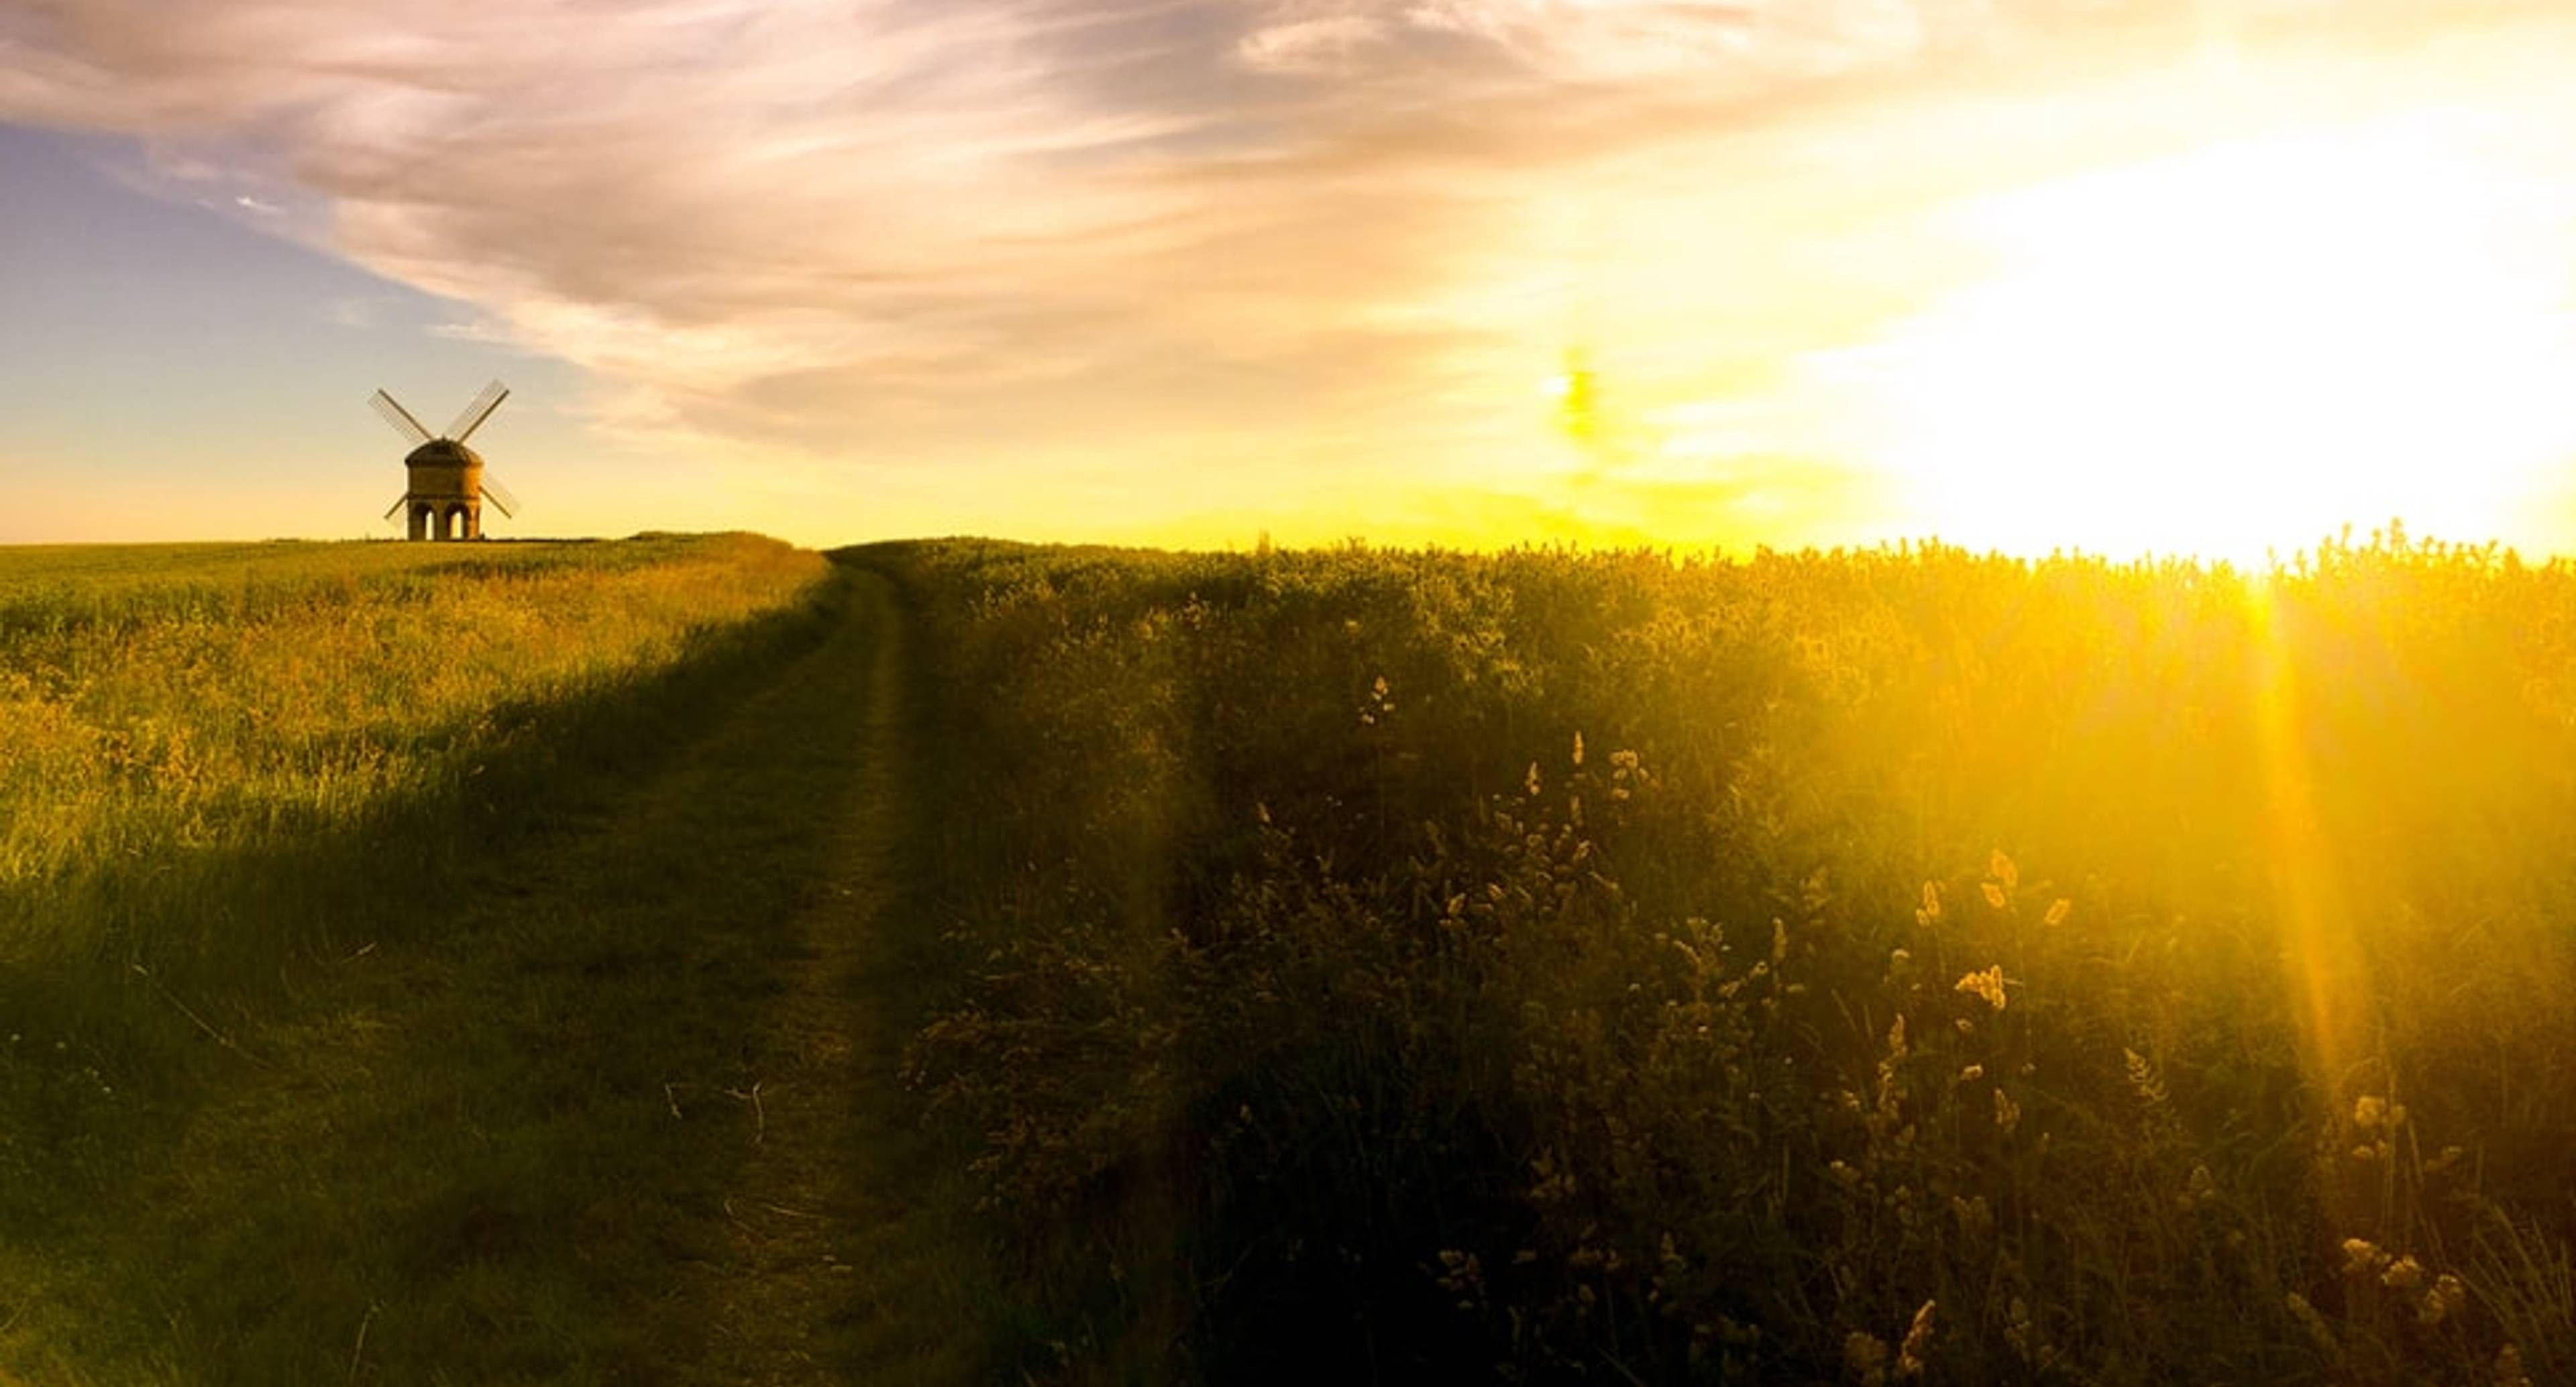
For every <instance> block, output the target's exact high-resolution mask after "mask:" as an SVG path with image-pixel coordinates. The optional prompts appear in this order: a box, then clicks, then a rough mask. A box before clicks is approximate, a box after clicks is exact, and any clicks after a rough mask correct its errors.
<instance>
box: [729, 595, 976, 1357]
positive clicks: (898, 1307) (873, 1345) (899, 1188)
mask: <svg viewBox="0 0 2576 1387" xmlns="http://www.w3.org/2000/svg"><path fill="white" fill-rule="evenodd" d="M859 582H860V583H861V592H862V601H863V602H864V604H865V606H866V611H867V615H866V617H865V619H866V621H867V622H868V624H869V625H870V626H872V627H873V628H874V629H875V630H876V631H877V632H879V633H880V634H879V636H878V638H877V639H876V640H875V641H874V643H873V648H872V656H871V663H870V666H869V669H868V671H867V675H866V688H865V702H866V706H867V716H866V718H865V719H864V721H863V724H862V727H861V731H862V733H863V735H862V736H860V737H859V738H857V739H856V743H857V746H858V747H859V749H860V753H861V760H862V763H863V764H862V766H861V768H860V773H859V774H858V775H857V776H856V777H855V783H854V784H853V786H852V788H851V795H850V800H849V803H847V804H846V805H844V806H843V807H842V808H841V809H840V810H838V811H837V813H836V814H835V815H834V817H835V818H836V819H837V820H838V822H839V823H840V824H841V829H840V831H839V833H838V834H837V835H836V836H835V839H834V845H833V849H832V851H831V852H830V853H828V854H827V855H826V858H825V860H826V861H827V863H828V864H829V868H828V870H827V871H826V873H825V875H824V876H823V877H822V878H820V880H819V881H818V883H817V885H818V888H819V889H818V890H817V892H816V894H815V896H814V898H813V899H812V900H811V901H810V902H809V903H808V904H807V905H806V906H805V907H804V908H803V909H802V910H800V911H799V912H798V914H797V919H796V921H795V927H796V931H797V939H798V946H797V948H796V949H795V952H794V954H793V958H794V960H795V966H794V967H793V968H792V969H790V970H789V971H788V973H787V974H786V976H785V978H784V980H783V981H784V984H785V991H784V992H783V994H782V995H781V996H780V997H779V998H778V1001H777V1004H776V1006H775V1007H774V1008H773V1009H772V1010H771V1012H770V1014H769V1017H768V1022H767V1025H766V1026H765V1027H764V1028H763V1030H762V1032H761V1034H760V1035H759V1036H758V1037H757V1039H756V1041H755V1042H754V1048H753V1049H752V1050H751V1052H750V1053H749V1054H748V1056H747V1057H746V1064H747V1067H748V1068H749V1070H750V1072H752V1073H753V1074H755V1075H758V1076H760V1077H756V1078H755V1079H754V1080H753V1087H752V1088H751V1089H749V1090H737V1093H741V1092H748V1093H749V1094H751V1095H752V1098H753V1104H754V1107H753V1122H754V1125H753V1136H752V1151H751V1153H750V1155H749V1156H748V1157H746V1158H745V1159H744V1160H743V1162H742V1164H741V1166H740V1167H739V1168H738V1169H737V1170H736V1171H735V1172H734V1175H733V1180H732V1192H731V1193H730V1194H728V1195H727V1196H726V1197H725V1199H724V1201H723V1207H724V1209H725V1212H726V1215H727V1221H728V1224H729V1230H728V1231H729V1238H728V1255H727V1257H726V1258H725V1259H724V1260H722V1261H721V1262H717V1263H710V1264H706V1265H704V1266H703V1267H701V1268H700V1270H701V1272H702V1273H703V1276H704V1280H705V1296H706V1303H707V1305H708V1307H709V1309H710V1311H711V1313H712V1330H713V1337H714V1340H715V1346H714V1352H713V1353H711V1355H710V1359H711V1361H713V1362H716V1363H720V1364H722V1365H723V1367H724V1369H725V1373H726V1376H725V1377H724V1380H727V1381H736V1382H746V1383H780V1384H785V1383H805V1382H814V1383H823V1382H845V1381H852V1380H858V1381H866V1382H872V1383H874V1382H906V1381H918V1382H954V1381H961V1380H964V1379H965V1378H966V1377H967V1376H968V1375H969V1374H970V1373H971V1354H970V1353H969V1352H968V1348H969V1346H968V1345H967V1344H965V1343H964V1342H962V1340H961V1338H960V1336H961V1334H962V1332H963V1330H964V1328H965V1326H964V1324H963V1323H962V1318H963V1317H961V1316H960V1315H958V1313H957V1309H956V1307H957V1306H958V1304H959V1303H960V1302H961V1298H962V1297H963V1296H965V1295H966V1294H968V1292H967V1289H966V1287H965V1286H964V1285H963V1284H962V1279H963V1277H964V1276H965V1275H966V1273H962V1272H961V1270H960V1269H959V1267H958V1264H957V1262H956V1259H955V1255H954V1248H953V1245H952V1242H951V1240H952V1239H953V1238H955V1237H957V1236H959V1235H958V1234H956V1233H955V1232H953V1231H950V1230H938V1229H934V1228H930V1227H925V1226H924V1224H925V1221H926V1220H930V1219H934V1218H935V1217H936V1215H935V1214H933V1213H930V1212H929V1211H928V1210H927V1208H926V1206H925V1205H924V1204H923V1202H922V1201H921V1198H920V1195H921V1191H920V1190H919V1188H918V1187H917V1186H918V1181H919V1179H920V1178H921V1175H922V1173H921V1172H920V1170H919V1168H918V1167H919V1154H920V1153H918V1152H914V1151H910V1150H909V1149H908V1146H909V1143H908V1142H907V1140H906V1138H905V1136H904V1135H903V1134H902V1133H901V1132H900V1131H899V1130H891V1129H896V1128H898V1127H899V1126H900V1124H904V1123H906V1122H908V1121H909V1112H908V1111H907V1110H906V1109H905V1107H904V1105H903V1102H902V1098H901V1095H900V1089H899V1084H898V1076H897V1069H898V1059H899V1054H900V1051H899V1047H900V1045H901V1042H902V1036H901V1034H900V1033H899V1032H900V1028H898V1027H893V1026H888V1025H885V1024H882V1023H883V1021H884V1020H885V1018H884V1017H882V1016H881V1015H878V1014H876V1009H877V1008H879V1007H882V1006H885V1005H888V1004H890V1003H892V1001H893V996H892V994H894V993H896V992H898V991H899V990H900V982H901V979H900V977H899V976H898V975H897V974H898V970H899V967H900V965H899V963H898V962H897V960H896V958H895V957H894V954H893V951H892V950H890V949H889V948H888V947H887V945H888V943H889V940H890V938H891V931H892V930H893V929H895V928H899V925H898V924H897V923H896V922H895V921H894V920H893V919H892V918H891V916H892V914H893V913H894V912H895V911H897V910H898V909H899V908H900V905H901V901H900V898H899V896H898V895H897V893H896V892H895V891H894V890H893V889H892V887H891V884H892V883H893V882H894V881H895V880H896V878H897V873H898V870H899V869H898V866H897V864H896V863H895V862H894V861H893V860H892V855H893V852H894V849H895V841H896V832H897V827H898V824H899V822H900V818H901V794H900V790H901V783H902V781H901V775H902V767H901V766H900V764H899V761H898V758H899V757H900V755H901V751H902V735H901V734H902V727H903V723H902V719H901V706H902V696H903V682H902V674H901V670H902V627H901V624H900V622H899V621H898V620H897V619H896V617H895V615H894V612H893V608H892V603H891V601H890V599H889V598H888V597H887V595H886V593H885V591H884V589H883V584H882V580H880V579H876V578H874V577H872V576H870V577H865V578H862V579H860V580H859ZM734 1101H736V1102H739V1101H740V1099H739V1098H736V1099H735V1100H734Z"/></svg>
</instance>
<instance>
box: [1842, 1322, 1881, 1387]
mask: <svg viewBox="0 0 2576 1387" xmlns="http://www.w3.org/2000/svg"><path fill="white" fill-rule="evenodd" d="M1843 1367H1844V1368H1845V1369H1847V1370H1849V1371H1850V1373H1851V1375H1852V1380H1853V1381H1856V1382H1859V1383H1861V1384H1863V1387H1885V1383H1886V1382H1887V1344H1886V1343H1885V1342H1884V1341H1883V1340H1881V1339H1880V1338H1879V1337H1878V1336H1877V1335H1875V1334H1864V1333H1862V1332H1861V1331H1859V1330H1857V1329H1855V1330H1853V1331H1852V1332H1851V1333H1849V1334H1846V1335H1844V1336H1843Z"/></svg>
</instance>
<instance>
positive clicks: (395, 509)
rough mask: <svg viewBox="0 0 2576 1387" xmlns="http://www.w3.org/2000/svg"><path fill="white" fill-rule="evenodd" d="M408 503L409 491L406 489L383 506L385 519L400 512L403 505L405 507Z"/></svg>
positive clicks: (409, 499) (409, 500)
mask: <svg viewBox="0 0 2576 1387" xmlns="http://www.w3.org/2000/svg"><path fill="white" fill-rule="evenodd" d="M410 504H411V493H410V492H408V491H406V492H404V493H403V494H402V495H400V496H397V497H395V498H394V503H393V504H392V505H390V506H387V507H385V519H387V520H391V519H393V518H394V517H395V516H397V515H400V514H402V508H403V507H405V506H408V505H410Z"/></svg>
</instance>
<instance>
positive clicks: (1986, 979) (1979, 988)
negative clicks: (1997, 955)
mask: <svg viewBox="0 0 2576 1387" xmlns="http://www.w3.org/2000/svg"><path fill="white" fill-rule="evenodd" d="M1953 990H1955V991H1959V992H1968V993H1973V994H1975V995H1977V996H1979V997H1983V998H1985V999H1986V1005H1988V1006H1990V1007H1993V1008H1994V1009H1995V1010H1997V1011H2001V1010H2003V1009H2004V966H2003V965H2002V964H2000V963H1998V964H1996V965H1995V966H1994V967H1992V968H1988V969H1986V970H1985V971H1984V972H1981V973H1970V974H1968V975H1967V976H1966V977H1963V978H1961V979H1959V985H1958V987H1957V988H1955V989H1953Z"/></svg>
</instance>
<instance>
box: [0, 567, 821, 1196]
mask: <svg viewBox="0 0 2576 1387" xmlns="http://www.w3.org/2000/svg"><path fill="white" fill-rule="evenodd" d="M826 568H827V565H826V564H825V562H824V561H823V560H822V559H821V558H820V557H819V556H817V555H814V554H811V553H808V552H804V551H800V550H795V549H792V548H790V547H789V546H786V545H784V544H780V543H777V542H775V541H771V540H766V539H762V538H758V537H755V536H747V535H720V536H706V537H669V538H649V539H639V540H631V541H624V542H619V543H563V544H496V545H483V546H473V547H470V548H460V547H453V546H428V545H392V544H335V545H261V546H185V547H173V548H169V549H162V548H146V547H137V548H122V549H120V548H99V549H55V550H34V551H28V550H19V551H0V1237H20V1236H26V1235H28V1234H29V1233H30V1232H31V1231H32V1230H33V1229H35V1228H36V1227H38V1226H39V1225H41V1224H42V1223H44V1222H45V1221H47V1220H49V1219H50V1218H52V1217H53V1216H54V1215H55V1214H57V1213H59V1212H60V1211H61V1210H62V1209H63V1208H65V1207H67V1206H68V1205H71V1204H74V1203H77V1202H78V1201H80V1200H82V1199H84V1198H87V1197H90V1195H93V1194H95V1192H96V1191H97V1190H100V1189H104V1188H108V1187H109V1186H110V1185H111V1184H112V1182H113V1181H114V1180H115V1179H116V1178H118V1173H119V1172H121V1171H123V1170H125V1169H126V1168H127V1167H128V1166H129V1165H130V1164H131V1162H133V1161H134V1160H136V1159H140V1158H141V1157H142V1156H143V1155H144V1154H145V1153H147V1152H148V1151H149V1150H151V1149H153V1146H154V1143H155V1142H158V1141H160V1140H162V1139H163V1138H166V1137H167V1136H168V1135H169V1134H170V1133H171V1132H172V1131H173V1130H174V1129H175V1124H177V1123H179V1122H180V1121H182V1120H183V1118H184V1113H185V1110H186V1108H187V1106H188V1104H189V1103H190V1102H191V1101H193V1099H192V1095H193V1094H194V1093H195V1091H196V1089H195V1086H194V1084H193V1081H192V1080H191V1079H190V1078H189V1074H190V1073H191V1070H192V1066H194V1065H196V1064H197V1063H198V1062H199V1061H198V1056H199V1055H200V1053H213V1052H217V1051H219V1050H220V1051H223V1052H224V1053H225V1054H226V1059H225V1063H228V1064H236V1065H237V1064H240V1063H242V1062H243V1059H242V1054H243V1052H242V1050H241V1049H240V1047H239V1046H238V1044H237V1036H238V1034H239V1033H240V1032H241V1031H242V1030H243V1029H244V1027H245V1024H247V1023H255V1021H256V1018H258V1017H260V1016H262V1015H266V1014H273V1013H274V1011H275V1009H276V1007H277V1005H279V1004H280V1003H282V1002H284V1001H285V1000H287V998H288V994H289V993H290V992H291V991H292V988H293V986H294V982H293V978H294V971H295V968H296V966H297V965H300V964H304V963H308V962H310V961H312V960H315V959H325V958H337V957H341V956H345V955H347V954H349V953H351V952H353V951H356V950H361V949H364V948H366V947H368V946H369V945H370V944H371V943H372V942H374V941H377V940H380V939H386V938H392V937H398V932H399V931H401V930H404V929H410V928H417V927H419V926H420V924H421V923H422V922H423V921H425V920H434V919H436V918H437V915H438V912H439V903H440V902H441V901H444V900H451V899H454V898H456V897H458V896H459V895H461V894H463V893H465V892H467V891H470V890H475V889H487V888H488V885H489V883H482V884H481V885H479V886H478V884H477V883H478V881H479V878H478V877H477V876H476V868H477V862H478V859H479V857H480V856H481V855H482V854H483V853H484V852H485V851H486V850H487V849H489V848H493V847H497V846H499V845H500V844H501V843H503V842H504V841H506V838H507V837H508V836H509V835H511V834H517V833H526V832H541V831H543V830H544V828H545V825H546V823H547V821H548V819H549V818H550V817H551V816H554V815H558V814H561V813H564V812H567V811H570V810H577V809H578V807H579V804H578V800H577V798H574V797H576V796H578V795H579V794H580V793H581V791H582V786H583V785H584V784H585V783H586V777H587V776H588V775H590V774H591V773H592V772H594V771H595V769H596V768H597V767H599V766H603V765H607V764H610V763H612V762H614V761H616V760H617V759H618V758H620V757H630V758H631V757H632V756H634V755H636V754H638V753H639V752H643V753H649V751H650V748H649V747H636V746H634V745H632V743H633V742H635V741H637V740H638V739H643V738H650V737H652V736H655V735H658V734H659V733H660V732H661V731H662V730H663V729H664V728H666V727H667V723H666V722H665V721H662V719H664V718H666V717H668V716H670V715H671V714H670V710H668V709H660V708H655V709H644V708H642V707H641V706H640V705H639V703H638V701H639V700H643V699H645V698H646V696H647V694H648V692H649V691H652V690H656V689H659V688H662V687H664V686H674V687H676V686H675V685H674V681H681V682H682V683H685V682H686V681H687V680H688V679H689V678H690V677H691V671H692V670H694V669H696V668H698V667H700V666H704V665H707V664H708V662H709V661H710V660H711V659H715V658H717V657H720V656H723V655H724V653H725V652H726V650H728V649H729V648H730V647H731V645H739V644H740V643H742V642H743V641H744V640H746V639H749V640H750V641H752V643H753V645H754V646H757V647H761V648H760V649H755V650H753V651H752V652H751V653H752V654H754V655H759V654H761V653H764V652H765V648H766V645H768V644H774V643H775V639H776V637H775V633H774V632H767V630H766V627H765V626H764V623H766V624H767V625H769V626H775V625H776V624H777V623H781V622H793V621H796V620H800V619H802V618H800V617H799V616H798V613H799V612H800V611H801V609H802V606H803V604H804V603H805V602H806V601H807V599H808V598H810V597H811V596H813V595H814V594H816V593H819V592H820V591H821V590H822V584H823V578H824V574H825V571H826ZM665 701H667V700H665ZM679 715H680V716H687V715H689V714H688V712H687V711H686V710H682V712H681V713H680V714H679Z"/></svg>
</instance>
